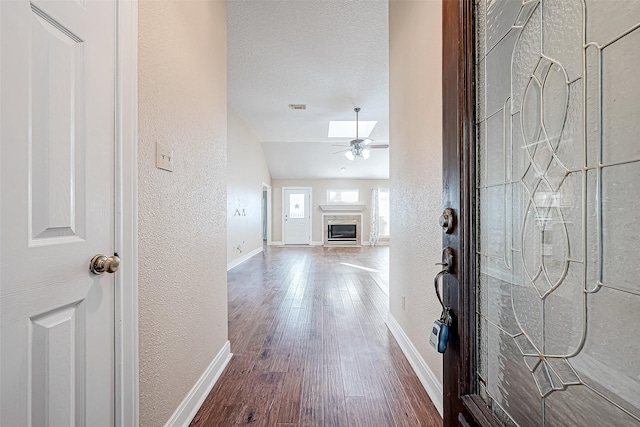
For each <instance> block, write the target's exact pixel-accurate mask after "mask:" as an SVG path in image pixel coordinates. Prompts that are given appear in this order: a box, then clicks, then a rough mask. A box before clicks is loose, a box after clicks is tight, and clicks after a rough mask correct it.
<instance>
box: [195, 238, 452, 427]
mask: <svg viewBox="0 0 640 427" xmlns="http://www.w3.org/2000/svg"><path fill="white" fill-rule="evenodd" d="M388 260H389V248H388V247H364V248H323V247H314V248H273V247H271V248H268V250H267V251H266V252H265V253H263V254H260V255H256V256H254V257H253V258H251V259H250V260H249V261H247V262H245V263H244V264H241V265H240V266H238V267H236V268H234V269H232V270H231V271H229V275H228V277H229V278H228V281H229V289H228V298H229V339H230V341H231V352H232V353H233V354H234V356H233V358H232V359H231V361H230V362H229V365H228V366H227V368H226V369H225V371H224V373H223V374H222V376H221V377H220V379H219V380H218V382H217V383H216V385H215V386H214V388H213V390H212V391H211V393H210V394H209V396H208V397H207V399H206V400H205V402H204V404H203V405H202V407H201V408H200V411H199V412H198V413H197V414H196V416H195V418H194V419H193V421H192V423H191V425H192V426H216V427H218V426H220V427H233V426H246V425H251V426H265V427H267V426H269V427H271V426H273V427H302V426H317V427H320V426H332V427H358V426H362V427H391V426H398V427H400V426H406V427H413V426H441V425H442V419H441V418H440V415H439V414H438V412H437V410H436V409H435V407H434V406H433V404H432V403H431V401H430V400H429V397H428V395H427V393H426V392H425V391H424V389H423V388H422V386H421V384H420V381H419V380H418V378H417V377H416V375H415V374H414V372H413V370H412V369H411V366H410V365H409V363H408V362H407V360H406V358H405V357H404V355H403V353H402V351H401V350H400V347H399V346H398V344H397V343H396V341H395V339H394V338H393V336H392V335H391V333H390V332H389V330H388V329H387V326H386V325H385V323H384V319H385V318H386V314H387V309H388V305H387V300H388V297H387V292H388V291H387V290H388V282H389V281H388ZM425 330H426V329H425ZM425 333H426V332H425ZM425 339H426V338H425Z"/></svg>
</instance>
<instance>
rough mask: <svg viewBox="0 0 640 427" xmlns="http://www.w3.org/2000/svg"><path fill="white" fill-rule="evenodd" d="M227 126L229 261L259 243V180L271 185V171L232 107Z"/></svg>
mask: <svg viewBox="0 0 640 427" xmlns="http://www.w3.org/2000/svg"><path fill="white" fill-rule="evenodd" d="M228 126H229V128H228V141H227V262H231V261H233V260H234V259H236V258H239V257H241V256H243V255H245V254H247V253H249V252H251V251H252V250H255V249H257V248H260V247H262V183H263V182H264V183H266V184H269V185H270V184H271V174H270V173H269V166H267V160H266V158H265V155H264V150H263V149H262V144H261V143H260V141H258V139H257V138H256V136H255V135H254V134H253V132H251V130H250V129H249V128H248V127H247V125H246V124H245V123H244V121H243V120H242V118H240V117H239V116H238V115H236V114H234V113H233V112H232V111H231V110H229V120H228ZM236 209H237V210H238V211H239V212H240V215H238V212H236ZM238 246H240V248H241V250H242V252H240V251H238V250H237V247H238Z"/></svg>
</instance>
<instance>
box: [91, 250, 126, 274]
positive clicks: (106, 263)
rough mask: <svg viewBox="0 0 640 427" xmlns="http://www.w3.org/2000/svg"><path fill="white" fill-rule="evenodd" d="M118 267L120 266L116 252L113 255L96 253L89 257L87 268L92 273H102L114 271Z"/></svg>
mask: <svg viewBox="0 0 640 427" xmlns="http://www.w3.org/2000/svg"><path fill="white" fill-rule="evenodd" d="M118 267H120V258H119V257H118V254H114V255H113V256H106V255H102V254H98V255H96V256H94V257H93V258H91V262H90V263H89V270H90V271H91V272H92V273H93V274H102V273H105V272H106V273H115V272H116V271H118Z"/></svg>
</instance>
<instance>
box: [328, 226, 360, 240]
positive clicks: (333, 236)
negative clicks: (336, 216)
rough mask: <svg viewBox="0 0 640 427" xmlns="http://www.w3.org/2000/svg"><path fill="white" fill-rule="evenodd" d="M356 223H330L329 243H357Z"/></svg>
mask: <svg viewBox="0 0 640 427" xmlns="http://www.w3.org/2000/svg"><path fill="white" fill-rule="evenodd" d="M357 235H358V234H357V225H356V221H329V225H328V227H327V240H328V241H329V242H356V241H357Z"/></svg>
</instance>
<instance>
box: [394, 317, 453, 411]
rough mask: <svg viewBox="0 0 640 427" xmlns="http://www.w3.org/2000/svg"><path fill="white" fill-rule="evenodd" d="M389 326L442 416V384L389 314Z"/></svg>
mask: <svg viewBox="0 0 640 427" xmlns="http://www.w3.org/2000/svg"><path fill="white" fill-rule="evenodd" d="M387 326H388V327H389V330H390V331H391V333H392V334H393V336H394V337H395V339H396V341H398V344H399V345H400V348H401V349H402V352H403V353H404V355H405V356H406V357H407V360H409V364H411V367H412V368H413V371H414V372H415V373H416V375H417V376H418V378H419V379H420V382H421V383H422V386H423V387H424V389H425V390H426V391H427V394H428V395H429V397H430V398H431V401H432V402H433V404H434V405H435V407H436V409H437V410H438V412H439V413H440V416H442V413H443V406H444V401H443V400H444V395H443V392H442V383H440V381H439V380H438V378H437V377H436V375H435V374H434V373H433V371H432V370H431V368H429V366H428V365H427V363H426V362H425V361H424V359H423V358H422V356H420V353H418V349H417V348H416V347H415V346H414V345H413V343H412V342H411V340H410V339H409V337H408V336H407V334H405V333H404V330H403V329H402V327H401V326H400V325H399V324H398V322H397V321H396V319H395V318H394V317H393V316H392V315H391V313H388V315H387Z"/></svg>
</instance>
